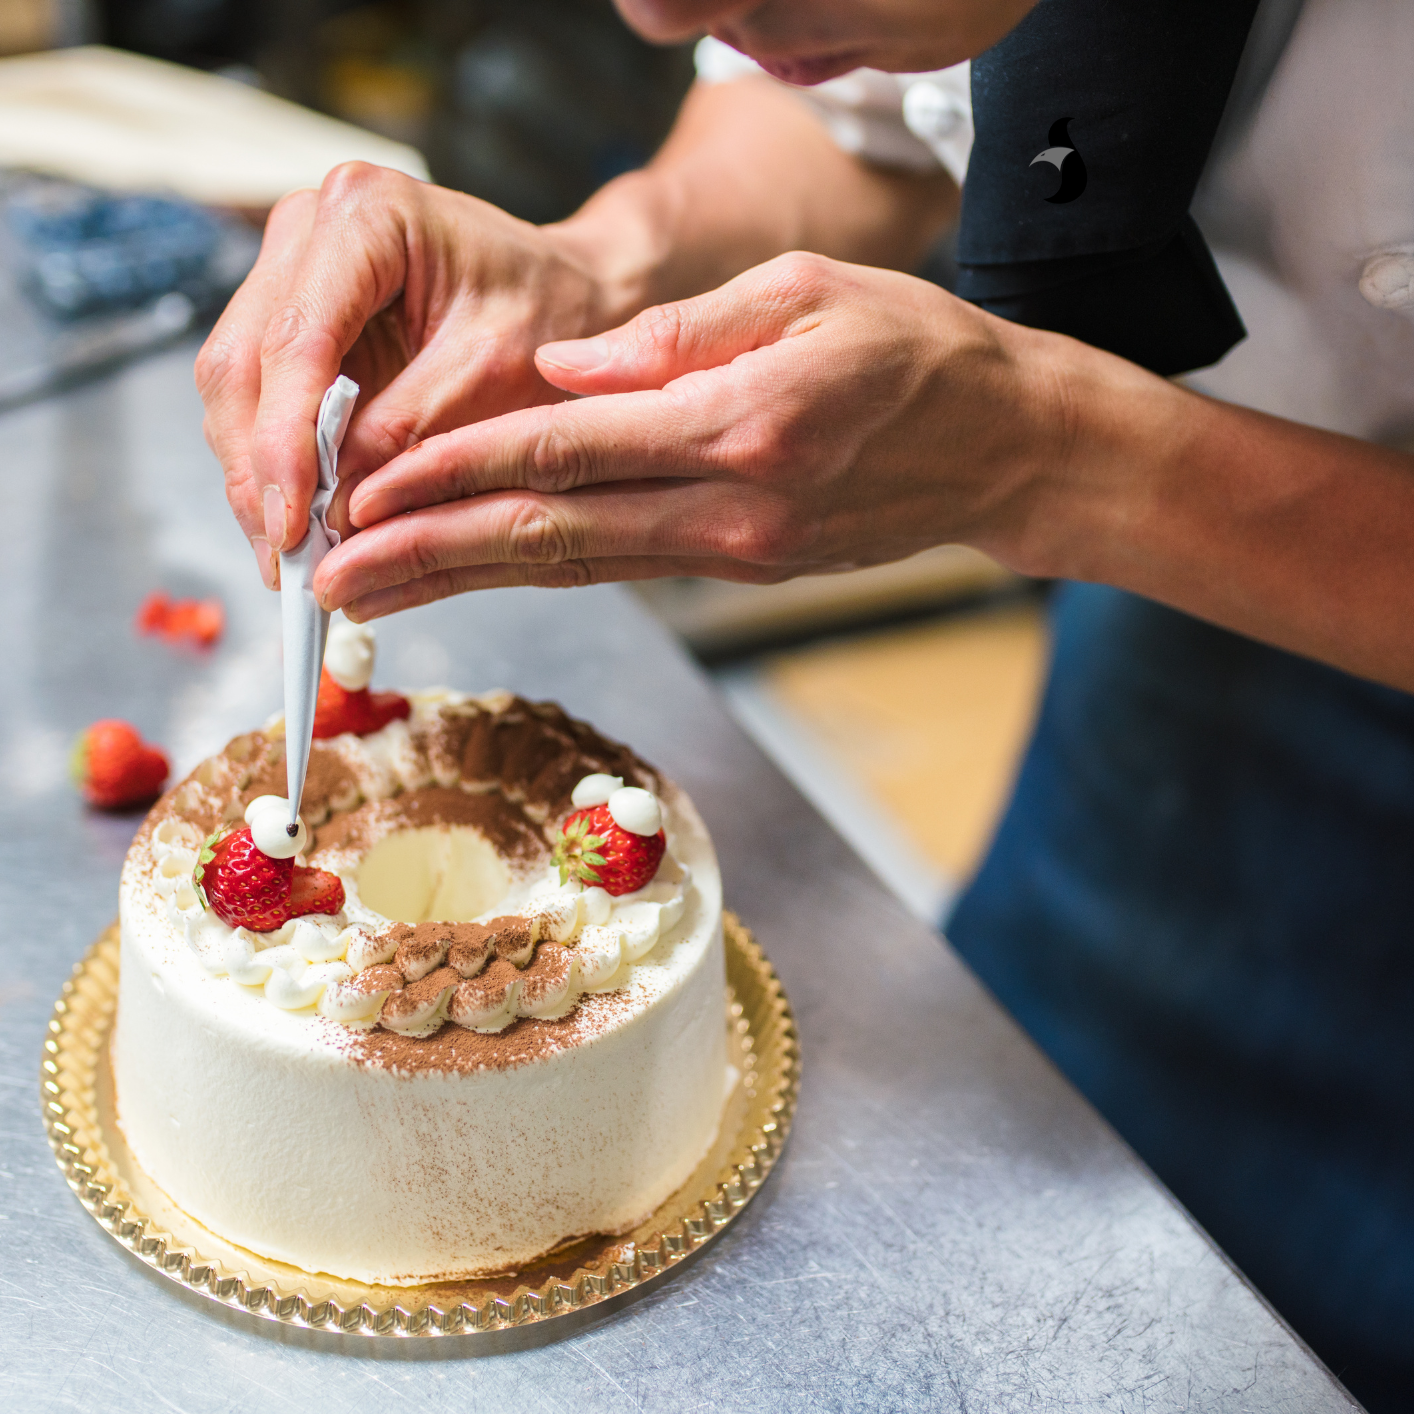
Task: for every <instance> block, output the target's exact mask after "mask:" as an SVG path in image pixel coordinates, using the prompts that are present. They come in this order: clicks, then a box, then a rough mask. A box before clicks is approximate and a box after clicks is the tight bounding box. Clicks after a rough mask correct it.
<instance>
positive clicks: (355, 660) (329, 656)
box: [324, 618, 377, 692]
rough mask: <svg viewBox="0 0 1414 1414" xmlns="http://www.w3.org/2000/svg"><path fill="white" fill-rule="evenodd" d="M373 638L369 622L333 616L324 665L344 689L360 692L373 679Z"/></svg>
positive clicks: (325, 646) (374, 647)
mask: <svg viewBox="0 0 1414 1414" xmlns="http://www.w3.org/2000/svg"><path fill="white" fill-rule="evenodd" d="M375 643H376V640H375V637H374V633H373V628H372V626H371V625H369V624H354V623H350V622H349V621H348V620H347V619H343V618H339V619H335V620H334V622H333V623H331V624H330V625H329V637H328V639H327V640H326V641H325V644H324V666H325V667H326V668H327V669H328V670H329V676H330V677H331V678H333V679H334V681H335V682H336V683H338V684H339V686H340V687H342V688H343V689H344V691H345V692H360V691H362V690H363V689H364V688H365V687H367V686H368V684H369V683H371V682H372V681H373V662H374V658H375V656H376V652H377V649H376V646H375Z"/></svg>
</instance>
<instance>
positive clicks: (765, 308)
mask: <svg viewBox="0 0 1414 1414" xmlns="http://www.w3.org/2000/svg"><path fill="white" fill-rule="evenodd" d="M830 263H831V262H829V261H824V260H822V259H820V258H819V257H815V256H795V255H789V256H782V257H780V258H779V259H777V260H773V261H770V262H769V263H768V264H766V265H762V266H758V267H757V268H756V269H755V270H748V271H747V272H746V273H745V274H744V275H738V276H737V277H736V279H734V280H731V281H729V282H728V283H727V284H725V285H723V286H722V287H721V288H720V289H716V290H712V291H710V292H709V293H708V294H705V295H698V296H696V297H695V298H693V299H686V300H676V301H674V302H673V303H671V304H660V305H655V306H654V307H653V308H652V309H645V310H644V311H643V313H642V314H640V315H638V316H637V317H636V318H634V319H631V320H630V321H629V322H628V323H627V324H623V325H620V327H619V328H617V329H610V330H609V331H608V333H605V334H599V335H597V336H596V337H594V338H592V339H565V340H561V341H559V342H557V343H552V344H542V345H541V346H540V347H539V348H538V349H537V350H536V351H535V366H536V367H537V368H538V369H539V370H540V374H541V376H542V377H543V378H544V379H545V381H546V382H547V383H550V384H552V385H553V386H554V387H556V388H563V389H564V390H565V391H566V392H569V393H630V392H641V391H645V390H652V389H659V388H662V387H664V386H665V385H666V384H668V383H671V382H672V381H673V379H675V378H681V377H682V376H683V375H684V374H686V373H695V372H699V371H701V370H703V369H708V368H719V367H721V366H722V365H723V364H726V363H730V362H731V361H732V360H733V359H734V358H739V357H740V356H741V355H742V354H745V353H750V352H751V351H752V350H753V349H758V348H763V347H765V346H766V345H767V344H774V343H777V342H779V341H780V340H781V339H783V338H787V337H789V336H790V335H791V334H792V333H795V332H798V331H799V329H800V327H801V326H802V325H806V326H809V325H813V324H814V323H815V322H816V319H815V317H814V316H816V315H817V314H818V311H819V309H820V307H821V304H822V303H823V297H824V291H825V288H826V285H825V281H823V280H819V279H810V278H802V269H801V267H810V268H811V269H812V270H813V269H814V267H816V266H825V265H829V264H830Z"/></svg>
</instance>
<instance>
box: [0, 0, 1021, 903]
mask: <svg viewBox="0 0 1414 1414" xmlns="http://www.w3.org/2000/svg"><path fill="white" fill-rule="evenodd" d="M0 56H3V57H0V215H3V219H0V327H3V328H4V330H5V335H6V337H5V339H4V340H0V409H3V408H5V407H10V406H16V405H18V404H21V403H24V402H28V401H32V400H34V399H37V398H43V397H46V396H48V395H49V394H51V393H52V392H54V391H55V390H57V389H59V388H62V387H65V386H68V385H70V384H72V383H73V382H75V381H78V380H83V379H87V378H93V377H99V376H102V375H103V373H104V372H105V371H106V370H108V369H110V368H112V367H113V366H115V365H116V364H118V363H121V362H123V361H126V360H130V359H134V358H140V357H142V356H143V355H144V354H145V353H146V352H149V351H151V350H155V349H158V348H162V347H165V346H170V345H171V344H173V343H174V342H179V341H182V340H188V341H192V342H193V345H194V343H195V341H196V340H197V339H198V338H199V337H200V334H201V333H202V331H203V330H204V329H205V328H206V327H208V326H209V323H210V321H211V320H212V319H213V318H214V317H215V315H216V314H217V313H218V312H219V310H220V308H221V306H222V305H223V304H224V302H225V300H226V298H227V297H228V296H229V294H230V292H231V291H232V290H233V289H234V288H235V287H236V285H237V284H238V283H239V282H240V280H241V278H242V277H243V276H244V274H245V272H246V270H248V269H249V266H250V264H251V262H252V261H253V260H254V258H255V253H256V250H257V249H258V244H259V233H260V228H261V224H262V222H263V219H264V215H265V212H266V211H267V210H268V209H269V206H270V205H271V204H272V203H273V202H274V201H275V200H276V199H277V198H278V197H279V195H281V194H282V193H283V192H285V191H287V190H290V189H291V188H293V187H297V186H304V185H317V184H318V182H319V181H320V179H321V178H322V176H323V174H324V173H325V172H326V171H328V169H329V168H330V167H332V166H333V165H335V164H336V163H337V162H340V161H343V160H346V159H348V158H355V157H357V158H362V159H364V160H368V161H374V162H379V163H382V164H383V165H387V166H393V167H397V168H399V169H400V170H403V171H406V172H409V173H411V174H412V175H415V176H420V177H430V178H431V179H432V180H434V181H437V182H440V183H442V184H444V185H446V186H450V187H454V188H457V189H459V190H462V191H466V192H470V193H472V194H473V195H476V196H478V197H482V198H484V199H485V200H487V201H490V202H494V203H495V204H497V205H499V206H501V207H504V208H505V209H506V210H508V211H510V212H512V213H513V214H515V215H517V216H520V217H523V218H524V219H526V220H530V221H535V222H545V221H553V220H556V219H559V218H561V217H563V216H566V215H568V214H569V213H570V212H572V211H573V210H574V209H575V208H576V207H577V206H578V205H579V204H580V203H581V202H582V201H583V200H584V199H585V198H586V197H587V196H588V195H589V194H590V193H591V192H592V191H594V190H595V188H597V187H598V186H599V185H601V184H602V183H603V182H605V181H607V180H609V179H610V178H612V177H614V176H617V175H618V174H619V173H621V172H625V171H628V170H631V169H632V168H634V167H636V166H639V165H641V164H642V163H644V162H645V161H647V160H648V158H649V157H650V156H651V155H652V153H653V151H654V150H655V148H656V147H657V145H658V144H659V142H660V141H661V140H662V138H663V137H664V135H665V134H666V132H667V131H668V128H669V126H670V125H671V123H672V119H673V114H674V112H675V110H676V108H677V105H678V103H679V101H680V99H681V97H682V95H683V93H684V92H685V91H686V89H687V87H688V85H689V84H690V83H691V81H692V75H693V68H692V54H691V46H683V47H679V48H667V49H659V48H653V47H650V46H648V45H646V44H644V43H642V42H641V41H640V40H638V39H637V38H636V37H635V36H633V35H632V34H631V33H630V32H629V31H628V30H627V29H626V28H625V27H624V26H623V25H622V23H621V22H620V21H619V20H618V18H617V16H616V15H615V13H614V10H613V7H612V5H611V4H610V3H609V0H405V3H395V2H394V0H386V3H374V4H349V3H338V0H0ZM949 268H950V261H949V259H948V248H947V243H946V242H944V243H943V244H942V245H941V246H940V247H939V249H938V251H937V252H935V254H934V256H933V257H931V258H930V260H929V262H928V264H927V266H926V268H925V269H924V270H923V271H921V272H920V273H922V274H925V275H927V276H928V277H929V278H933V279H936V280H938V281H939V282H940V283H944V284H946V283H947V280H948V271H949ZM251 572H252V573H254V570H253V569H252V571H251ZM635 592H637V593H638V594H639V595H640V597H641V598H642V599H643V601H644V603H645V604H646V605H647V606H648V607H649V609H650V610H651V611H652V612H653V613H655V614H656V615H657V616H658V617H659V618H660V619H662V620H663V622H664V623H666V624H667V625H668V627H669V628H670V629H672V631H673V632H675V633H676V634H678V635H679V636H680V638H681V639H682V640H683V642H684V643H685V644H686V646H687V647H688V648H689V650H690V651H691V652H693V653H694V654H696V655H697V657H698V658H699V660H700V661H701V662H702V663H703V664H704V666H705V667H706V668H707V669H708V670H709V671H710V672H712V673H713V675H714V676H715V677H716V679H717V680H718V682H719V684H720V685H721V687H722V688H723V690H724V691H725V693H726V694H727V697H728V699H729V701H730V702H731V704H732V706H733V709H734V710H735V711H736V713H737V715H738V716H739V718H740V720H741V721H742V722H743V724H744V725H745V726H746V727H747V729H748V730H749V731H751V732H752V734H753V735H754V736H755V737H756V738H757V740H758V741H760V742H761V744H762V745H763V746H764V747H765V748H766V750H767V751H768V752H769V753H770V754H771V755H772V756H774V757H775V759H776V760H777V761H778V762H779V763H780V765H781V766H782V767H783V768H784V769H785V770H786V771H787V773H788V774H790V775H791V776H792V777H793V778H794V779H795V780H796V781H797V783H798V784H799V785H800V786H801V788H802V789H803V790H804V791H805V793H806V794H807V795H809V796H810V797H811V798H812V799H813V800H814V801H815V802H816V804H817V805H818V806H819V807H820V808H821V809H822V810H823V811H824V813H825V814H826V815H827V816H828V817H829V818H831V819H832V820H833V822H834V823H835V824H836V826H837V827H838V828H839V829H840V830H841V831H842V832H843V833H844V834H845V835H846V836H847V837H848V838H849V839H850V840H851V841H852V842H853V843H854V844H855V846H856V848H858V849H859V851H860V852H861V853H862V854H863V855H864V857H865V858H866V859H867V860H868V861H869V862H870V863H871V864H872V865H873V866H874V868H875V869H876V871H877V872H878V873H879V874H880V875H881V877H882V878H883V879H884V880H885V882H887V883H888V884H889V885H890V886H891V887H893V888H894V889H895V891H896V892H897V893H898V894H899V895H900V896H901V897H902V898H903V899H904V900H905V901H906V902H907V903H908V905H909V906H910V907H911V908H913V909H914V910H915V911H916V912H917V913H919V914H920V915H922V916H924V917H927V918H929V919H931V920H934V921H937V920H938V919H940V918H943V917H945V915H946V911H947V908H948V906H949V904H950V901H951V900H952V899H953V898H954V897H955V896H956V894H957V891H958V890H959V888H960V887H961V886H963V885H964V884H965V882H966V880H967V879H968V877H969V875H970V874H971V872H972V870H973V869H974V868H975V867H976V865H977V863H978V861H979V860H980V858H981V855H982V854H983V852H984V851H985V848H986V844H987V841H988V839H989V837H990V834H991V832H992V829H993V827H994V825H995V823H996V820H997V818H998V815H999V813H1000V811H1001V809H1002V808H1003V806H1004V804H1005V801H1006V798H1007V795H1008V793H1009V790H1010V786H1011V782H1012V779H1013V776H1014V773H1015V770H1016V766H1017V762H1018V758H1019V754H1020V752H1021V750H1022V748H1023V746H1024V743H1025V740H1026V737H1027V734H1028V732H1029V728H1030V724H1031V721H1032V718H1033V716H1034V713H1035V709H1036V704H1037V696H1038V692H1039V688H1040V684H1041V682H1042V679H1043V676H1044V668H1045V660H1046V654H1047V642H1046V632H1045V623H1044V613H1043V598H1044V586H1040V585H1035V584H1031V583H1028V582H1023V581H1021V580H1019V579H1017V578H1016V577H1015V576H1012V575H1010V574H1009V573H1007V572H1006V571H1004V570H1003V569H1001V568H1000V567H999V566H997V565H995V564H994V563H992V562H991V561H989V560H987V559H986V558H985V557H984V556H982V555H979V554H977V553H975V552H973V551H970V550H965V549H963V548H961V547H956V546H949V547H940V548H939V549H936V550H933V551H930V552H928V553H926V554H923V555H919V556H916V557H914V558H913V559H912V560H908V561H905V562H903V563H901V564H898V565H892V566H885V567H882V568H880V569H876V570H868V571H862V572H858V573H853V574H846V575H837V576H831V577H827V578H817V579H802V580H797V581H794V582H792V583H790V584H786V585H779V586H773V587H769V588H756V587H748V586H742V585H729V584H724V583H718V582H715V581H707V580H691V579H674V580H663V581H657V582H654V583H650V584H645V585H640V586H635Z"/></svg>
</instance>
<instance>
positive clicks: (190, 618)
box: [135, 589, 226, 648]
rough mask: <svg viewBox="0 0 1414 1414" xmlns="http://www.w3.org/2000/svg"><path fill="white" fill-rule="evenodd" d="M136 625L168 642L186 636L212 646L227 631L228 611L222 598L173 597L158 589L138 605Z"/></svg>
mask: <svg viewBox="0 0 1414 1414" xmlns="http://www.w3.org/2000/svg"><path fill="white" fill-rule="evenodd" d="M135 624H136V627H137V630H138V632H139V633H145V634H156V635H157V636H158V637H159V638H165V639H166V640H167V641H168V642H169V643H175V642H177V641H179V640H181V639H187V640H188V641H189V642H191V643H194V644H195V645H196V646H197V647H199V648H210V647H211V646H212V644H214V643H216V642H217V641H218V640H219V639H220V637H221V635H222V634H223V633H224V632H225V631H226V611H225V609H224V608H222V606H221V601H220V600H219V599H173V598H172V597H171V595H169V594H167V593H166V592H165V591H163V590H161V589H155V590H153V592H152V593H151V594H149V595H148V596H147V598H146V599H144V600H143V601H142V604H141V605H140V606H139V608H138V611H137V618H136V620H135Z"/></svg>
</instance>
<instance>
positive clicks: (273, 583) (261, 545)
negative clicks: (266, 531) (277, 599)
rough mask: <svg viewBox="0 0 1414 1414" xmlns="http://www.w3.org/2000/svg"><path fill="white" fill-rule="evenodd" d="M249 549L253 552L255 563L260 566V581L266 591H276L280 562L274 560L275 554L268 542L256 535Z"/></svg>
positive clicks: (278, 583) (278, 584)
mask: <svg viewBox="0 0 1414 1414" xmlns="http://www.w3.org/2000/svg"><path fill="white" fill-rule="evenodd" d="M250 548H251V549H252V550H254V551H255V563H256V564H257V565H259V566H260V581H261V583H262V584H264V586H265V587H266V588H267V589H278V588H279V587H280V562H279V560H277V559H276V558H275V552H274V551H273V550H271V548H270V542H269V541H268V540H267V539H266V538H265V537H264V536H263V535H257V536H256V537H255V538H254V539H253V540H252V541H251V542H250Z"/></svg>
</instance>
